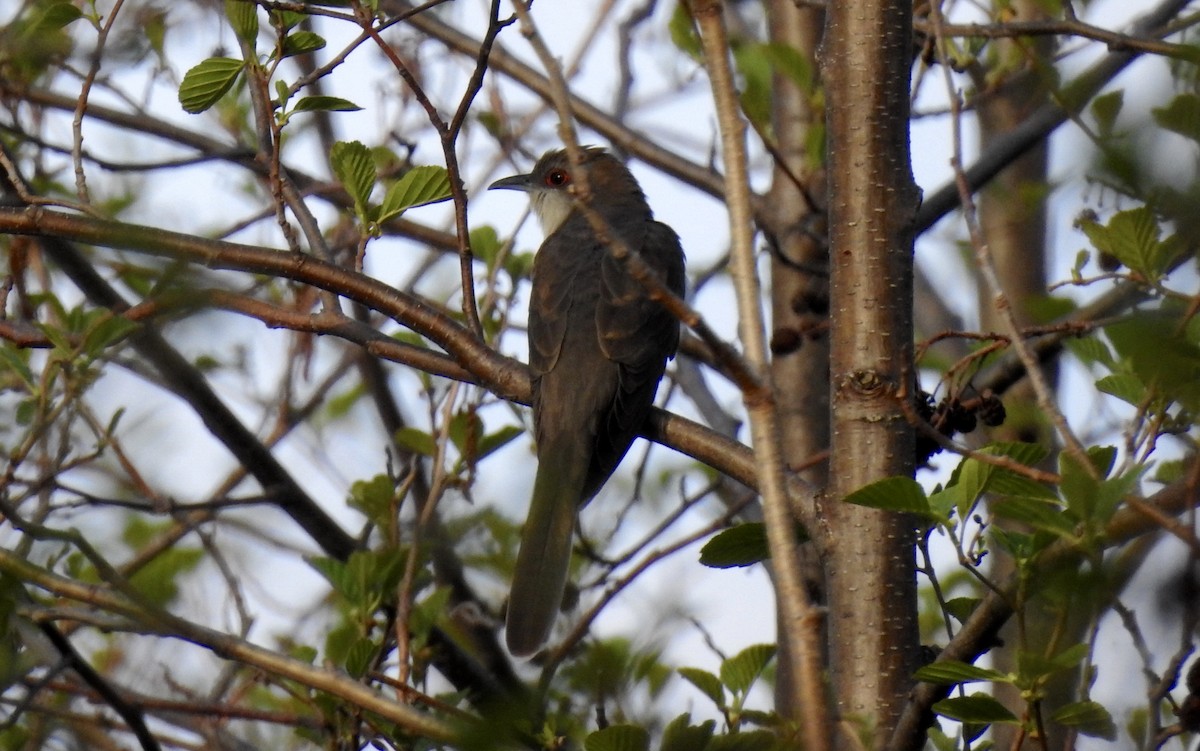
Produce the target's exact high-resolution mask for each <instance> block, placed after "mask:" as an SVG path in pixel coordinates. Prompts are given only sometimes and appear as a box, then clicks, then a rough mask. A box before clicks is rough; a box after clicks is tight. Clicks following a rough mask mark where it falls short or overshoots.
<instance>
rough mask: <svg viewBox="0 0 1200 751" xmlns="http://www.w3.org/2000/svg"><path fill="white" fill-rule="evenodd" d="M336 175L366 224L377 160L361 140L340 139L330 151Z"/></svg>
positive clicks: (360, 219) (330, 159)
mask: <svg viewBox="0 0 1200 751" xmlns="http://www.w3.org/2000/svg"><path fill="white" fill-rule="evenodd" d="M329 165H330V167H332V169H333V174H334V176H336V177H337V179H338V181H339V182H341V184H342V187H344V188H345V189H346V192H347V193H349V194H350V198H351V200H353V201H354V213H355V214H357V215H358V218H359V221H361V222H363V223H364V224H366V223H368V222H369V220H370V216H369V212H368V208H369V205H370V200H371V190H372V189H373V188H374V187H375V161H374V160H373V159H371V152H370V150H368V149H367V147H366V146H364V145H363V144H362V143H361V142H359V141H338V142H337V143H335V144H334V145H333V148H332V149H330V151H329Z"/></svg>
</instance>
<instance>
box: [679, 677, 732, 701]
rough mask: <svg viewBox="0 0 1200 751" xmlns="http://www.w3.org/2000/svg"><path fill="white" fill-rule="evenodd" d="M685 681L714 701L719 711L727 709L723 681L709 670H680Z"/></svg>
mask: <svg viewBox="0 0 1200 751" xmlns="http://www.w3.org/2000/svg"><path fill="white" fill-rule="evenodd" d="M679 675H681V676H683V679H684V680H685V681H687V682H688V683H690V684H692V685H693V686H695V687H696V688H698V689H700V693H702V694H704V695H705V696H707V697H708V698H709V699H712V702H713V704H716V705H717V709H725V689H723V688H722V687H721V679H720V678H718V677H717V676H715V675H713V674H712V673H710V672H708V671H707V670H701V669H700V668H679Z"/></svg>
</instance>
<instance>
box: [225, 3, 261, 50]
mask: <svg viewBox="0 0 1200 751" xmlns="http://www.w3.org/2000/svg"><path fill="white" fill-rule="evenodd" d="M225 17H226V18H228V19H229V25H230V26H232V27H233V33H235V34H237V36H238V39H242V40H244V41H247V42H251V43H253V42H254V40H255V39H257V38H258V6H257V5H256V4H254V3H252V2H249V0H225Z"/></svg>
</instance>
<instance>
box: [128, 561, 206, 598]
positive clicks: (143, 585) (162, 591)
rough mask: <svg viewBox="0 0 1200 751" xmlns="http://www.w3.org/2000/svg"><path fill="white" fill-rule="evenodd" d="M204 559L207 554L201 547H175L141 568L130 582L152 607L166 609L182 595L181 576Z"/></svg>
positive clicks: (130, 578)
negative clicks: (180, 593)
mask: <svg viewBox="0 0 1200 751" xmlns="http://www.w3.org/2000/svg"><path fill="white" fill-rule="evenodd" d="M202 560H204V551H203V550H201V549H200V548H178V547H176V548H171V549H169V550H166V551H164V552H162V553H159V554H158V555H157V556H155V557H154V559H153V560H151V561H150V562H149V563H147V564H146V565H145V566H142V567H141V568H140V569H138V571H137V573H135V574H134V575H133V576H131V577H129V583H130V584H131V585H133V588H134V589H136V590H137V591H138V593H140V594H141V596H142V597H143V598H145V599H146V600H147V601H148V602H150V603H151V604H153V605H156V606H158V607H166V606H167V605H170V604H171V603H172V602H173V601H174V600H175V598H176V597H178V596H179V582H178V580H179V577H180V576H181V575H182V574H185V573H187V572H188V571H192V570H193V569H195V568H196V567H197V566H199V565H200V561H202Z"/></svg>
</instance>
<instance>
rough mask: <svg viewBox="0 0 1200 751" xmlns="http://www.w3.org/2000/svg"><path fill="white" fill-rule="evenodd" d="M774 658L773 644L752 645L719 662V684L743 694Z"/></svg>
mask: <svg viewBox="0 0 1200 751" xmlns="http://www.w3.org/2000/svg"><path fill="white" fill-rule="evenodd" d="M774 656H775V645H774V644H752V645H750V646H749V647H746V648H745V649H743V650H742V651H741V652H738V653H737V654H736V655H734V656H733V657H730V658H729V659H727V660H724V661H722V662H721V682H722V683H724V684H725V686H726V687H727V688H728V689H729V690H730V691H733V692H734V693H737V694H745V693H746V692H747V691H749V690H750V687H751V686H753V685H754V682H755V681H757V680H758V677H759V676H760V675H762V671H763V670H764V669H766V667H767V663H769V662H770V661H771V659H772V658H773V657H774Z"/></svg>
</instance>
